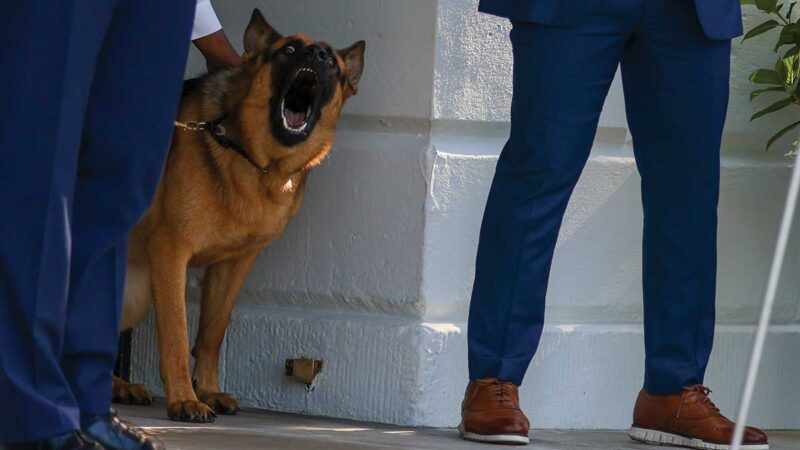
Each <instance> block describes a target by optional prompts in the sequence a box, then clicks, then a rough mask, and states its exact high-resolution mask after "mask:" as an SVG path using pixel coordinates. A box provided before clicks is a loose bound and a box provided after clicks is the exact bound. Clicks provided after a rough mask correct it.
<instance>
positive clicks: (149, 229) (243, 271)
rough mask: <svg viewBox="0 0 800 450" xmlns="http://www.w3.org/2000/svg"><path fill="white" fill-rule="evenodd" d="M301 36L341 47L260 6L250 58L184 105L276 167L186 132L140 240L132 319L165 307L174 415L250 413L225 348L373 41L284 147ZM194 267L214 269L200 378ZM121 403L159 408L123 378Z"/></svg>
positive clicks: (166, 366) (206, 299)
mask: <svg viewBox="0 0 800 450" xmlns="http://www.w3.org/2000/svg"><path fill="white" fill-rule="evenodd" d="M290 41H294V42H298V41H301V42H302V45H303V46H307V45H311V44H318V45H321V46H324V47H325V48H330V47H329V46H328V45H327V44H325V43H321V42H317V41H313V40H312V39H311V38H309V37H308V36H305V35H293V36H288V37H283V36H280V35H279V34H278V33H277V32H276V31H275V30H274V29H272V28H271V27H270V26H269V25H268V24H267V22H266V21H265V20H264V18H263V16H262V15H261V13H260V12H259V11H258V10H256V11H254V12H253V17H252V19H251V21H250V24H249V25H248V27H247V30H246V32H245V54H244V57H243V58H244V61H245V62H244V65H243V66H242V67H241V68H239V69H230V70H227V71H224V72H220V73H216V74H211V75H208V76H206V78H205V79H203V80H201V81H199V82H198V84H199V87H195V88H194V89H188V92H187V93H185V94H184V97H183V99H182V101H181V105H180V108H179V112H178V120H181V121H209V120H214V119H216V118H218V117H222V116H224V115H226V114H227V115H228V119H226V121H225V122H224V126H225V128H226V137H228V138H229V139H231V141H234V142H237V143H241V144H242V145H241V146H242V147H244V148H245V149H246V151H247V152H248V153H249V155H250V157H251V158H252V159H253V160H254V162H255V163H256V164H258V165H259V166H261V167H268V171H267V173H261V172H260V171H259V170H258V169H256V168H255V167H254V166H253V165H252V164H251V163H249V162H248V161H247V160H246V159H245V158H244V157H242V155H239V154H237V153H236V152H234V151H232V150H230V149H228V148H224V147H222V146H221V145H220V144H219V143H218V142H217V141H216V140H215V139H214V138H213V136H212V135H211V134H210V133H208V132H197V131H186V130H180V129H176V131H175V136H174V138H173V142H172V147H171V149H170V153H169V157H168V159H167V163H166V167H165V171H164V175H163V177H162V179H161V183H160V185H159V187H158V190H157V192H156V194H155V198H154V200H153V203H152V205H151V206H150V208H149V209H148V211H147V212H146V214H145V215H144V217H143V218H142V219H141V220H140V221H139V223H138V224H137V225H136V226H135V228H134V229H133V231H132V232H131V235H130V251H129V257H128V277H127V281H126V287H125V303H124V315H123V316H124V317H123V324H122V326H123V329H128V328H130V327H132V326H134V325H135V324H136V323H138V322H139V321H140V320H141V319H142V318H143V317H144V315H145V314H146V312H147V310H148V308H149V306H150V304H151V303H153V304H154V305H155V310H156V326H157V334H158V348H159V352H160V368H161V379H162V381H163V383H164V389H165V391H166V395H167V412H168V415H169V417H170V418H172V419H175V420H186V421H196V422H210V421H213V418H214V415H215V412H217V413H223V414H226V413H227V414H232V413H235V412H236V411H238V410H239V405H238V403H237V402H236V400H235V399H234V398H233V397H232V396H231V395H229V394H227V393H224V392H221V391H220V388H219V385H218V380H217V371H218V363H219V350H220V346H221V344H222V341H223V338H224V336H225V330H226V328H227V326H228V322H229V320H230V317H231V312H232V310H233V305H234V303H235V302H236V298H237V295H238V292H239V288H240V287H241V285H242V283H243V282H244V280H245V278H246V277H247V274H248V273H249V271H250V269H251V267H252V264H253V261H254V260H255V258H256V255H257V254H258V253H259V251H261V250H262V249H263V248H264V247H265V246H266V245H267V244H269V243H270V242H272V241H274V240H275V239H277V238H278V237H279V236H280V235H281V233H282V232H283V230H284V228H285V227H286V225H287V223H288V222H289V220H291V219H292V217H294V216H295V214H296V213H297V211H298V209H299V208H300V204H301V202H302V199H303V191H304V186H305V180H306V173H307V171H308V170H309V169H311V168H312V167H314V166H315V165H317V164H319V162H320V161H322V159H323V158H325V156H326V155H327V153H328V151H329V150H330V148H331V145H332V144H333V138H334V132H335V125H336V121H337V119H338V117H339V114H340V111H341V109H342V106H343V104H344V103H345V101H346V100H347V99H348V98H349V97H350V96H352V95H354V94H355V93H356V91H357V84H358V81H359V78H360V76H361V72H362V69H363V56H364V48H365V46H364V43H363V41H361V42H358V43H356V44H354V45H353V46H351V47H348V48H347V49H344V50H339V51H334V52H333V54H334V57H335V64H337V65H338V78H337V80H336V81H337V82H336V83H335V84H336V86H335V87H334V88H333V91H332V92H333V95H332V96H331V97H330V99H329V100H328V102H327V103H326V104H324V105H321V106H320V116H319V118H318V120H317V121H316V124H315V126H314V127H313V129H312V130H311V131H310V132H309V133H308V136H307V138H306V139H305V140H303V141H302V142H299V143H296V144H294V145H291V146H289V147H287V146H285V145H283V144H281V143H280V142H279V140H278V139H276V136H275V134H274V132H273V131H272V129H271V128H270V119H271V117H270V115H271V114H274V109H273V108H271V107H270V100H271V98H272V97H273V95H274V93H273V89H274V87H275V86H276V84H275V83H274V81H275V80H273V79H272V77H273V74H275V73H276V72H275V71H273V70H272V68H273V66H274V65H275V64H281V55H280V54H279V53H278V52H279V51H282V49H284V46H285V45H287V43H288V42H290ZM303 48H306V47H303ZM298 51H299V50H298ZM278 95H281V94H278ZM187 267H205V268H206V270H205V278H204V280H203V285H202V303H201V315H200V328H199V332H198V336H197V340H196V342H195V346H194V348H193V350H192V355H193V356H194V357H195V358H196V364H195V368H194V372H193V374H192V375H191V376H190V374H189V339H188V336H187V332H186V306H185V284H186V271H187ZM193 381H194V386H193ZM114 399H115V400H116V401H122V402H126V403H149V393H148V392H147V390H146V389H144V388H143V387H142V386H139V385H132V384H128V383H126V382H125V381H123V380H120V379H115V380H114Z"/></svg>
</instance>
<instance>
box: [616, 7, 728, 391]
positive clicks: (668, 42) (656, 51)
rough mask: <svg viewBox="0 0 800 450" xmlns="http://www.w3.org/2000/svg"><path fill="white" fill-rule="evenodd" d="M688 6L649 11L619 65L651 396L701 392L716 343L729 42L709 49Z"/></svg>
mask: <svg viewBox="0 0 800 450" xmlns="http://www.w3.org/2000/svg"><path fill="white" fill-rule="evenodd" d="M691 3H692V2H688V1H678V2H675V3H672V4H670V3H669V2H667V1H666V0H661V1H655V2H648V9H647V10H646V16H645V24H644V26H643V27H642V30H641V31H640V32H639V33H637V35H636V36H635V37H634V39H633V40H632V41H631V42H630V44H629V45H628V47H627V48H626V51H625V54H624V55H623V58H622V77H623V85H624V90H625V99H626V101H625V105H626V111H627V114H628V124H629V127H630V130H631V135H632V137H633V147H634V152H635V155H636V163H637V166H638V168H639V173H640V174H641V176H642V205H643V208H644V242H643V287H644V327H645V328H644V331H645V350H646V360H645V383H644V388H645V389H646V390H647V391H648V392H651V393H654V394H671V393H675V392H679V391H680V390H681V388H682V387H683V386H686V385H690V384H697V383H702V382H703V377H704V374H705V370H706V366H707V365H708V359H709V356H710V354H711V347H712V342H713V339H714V303H715V296H716V273H717V272H716V268H717V203H718V198H719V173H720V141H721V138H722V129H723V126H724V124H725V116H726V111H727V107H728V87H729V75H730V41H727V40H726V41H714V40H710V39H708V38H707V37H706V36H705V35H704V34H703V32H702V30H701V29H700V26H699V24H698V23H697V19H696V16H695V12H694V9H693V8H692V7H691V6H693V5H692V4H691ZM681 4H684V5H688V6H689V7H683V8H681V7H675V5H681Z"/></svg>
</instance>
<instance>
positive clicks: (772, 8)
mask: <svg viewBox="0 0 800 450" xmlns="http://www.w3.org/2000/svg"><path fill="white" fill-rule="evenodd" d="M756 8H758V9H760V10H761V11H764V12H768V13H773V12H777V11H778V0H756Z"/></svg>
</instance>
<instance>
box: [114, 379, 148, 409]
mask: <svg viewBox="0 0 800 450" xmlns="http://www.w3.org/2000/svg"><path fill="white" fill-rule="evenodd" d="M111 392H112V394H111V401H112V402H114V403H122V404H125V405H151V404H152V403H153V397H152V396H151V395H150V390H149V389H147V386H145V385H143V384H133V383H128V382H127V381H125V380H123V379H122V378H119V377H117V376H116V375H114V385H113V387H112V390H111Z"/></svg>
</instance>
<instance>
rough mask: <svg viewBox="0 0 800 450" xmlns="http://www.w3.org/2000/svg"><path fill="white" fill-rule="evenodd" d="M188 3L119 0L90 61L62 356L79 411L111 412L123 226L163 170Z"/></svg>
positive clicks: (136, 215)
mask: <svg viewBox="0 0 800 450" xmlns="http://www.w3.org/2000/svg"><path fill="white" fill-rule="evenodd" d="M194 4H195V2H194V0H182V1H174V0H171V1H169V2H164V1H163V0H123V1H121V2H120V4H119V5H118V6H117V8H116V10H115V12H114V17H113V19H112V21H111V25H110V27H109V31H108V33H107V35H106V37H105V41H104V43H103V47H102V49H101V51H100V54H99V57H98V60H97V72H96V75H95V79H94V82H93V84H92V93H91V101H90V104H89V108H88V110H87V113H86V124H85V126H84V136H83V145H82V147H81V151H80V157H79V161H78V178H77V183H76V185H75V206H74V217H73V258H72V270H71V277H70V297H69V306H68V310H67V328H66V334H65V343H64V351H63V359H62V365H63V367H64V370H65V373H66V375H67V379H68V380H69V382H70V386H71V388H72V391H73V392H74V393H75V396H76V398H77V399H78V402H79V405H80V409H81V413H82V414H90V415H97V414H108V411H109V404H110V400H111V372H112V370H113V365H114V360H115V357H116V352H117V336H118V334H119V322H120V319H121V317H120V314H121V306H122V302H121V301H122V290H123V285H124V279H125V259H126V251H127V234H128V231H129V230H130V229H131V228H132V227H133V225H134V224H135V223H136V221H137V220H138V219H139V217H140V216H141V215H142V214H143V213H144V211H145V210H146V209H147V207H148V206H149V204H150V201H151V199H152V196H153V193H154V191H155V188H156V186H157V184H158V179H159V177H160V175H161V170H162V167H163V163H164V157H165V156H166V151H167V147H168V144H169V139H170V136H171V133H172V129H173V125H172V122H173V118H174V116H175V112H176V108H177V100H178V98H179V96H180V89H181V83H180V81H181V79H182V76H183V71H184V68H185V65H186V57H187V52H188V46H189V32H190V28H191V22H192V11H193V7H194ZM142 30H147V32H143V31H142ZM101 337H102V338H101Z"/></svg>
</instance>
